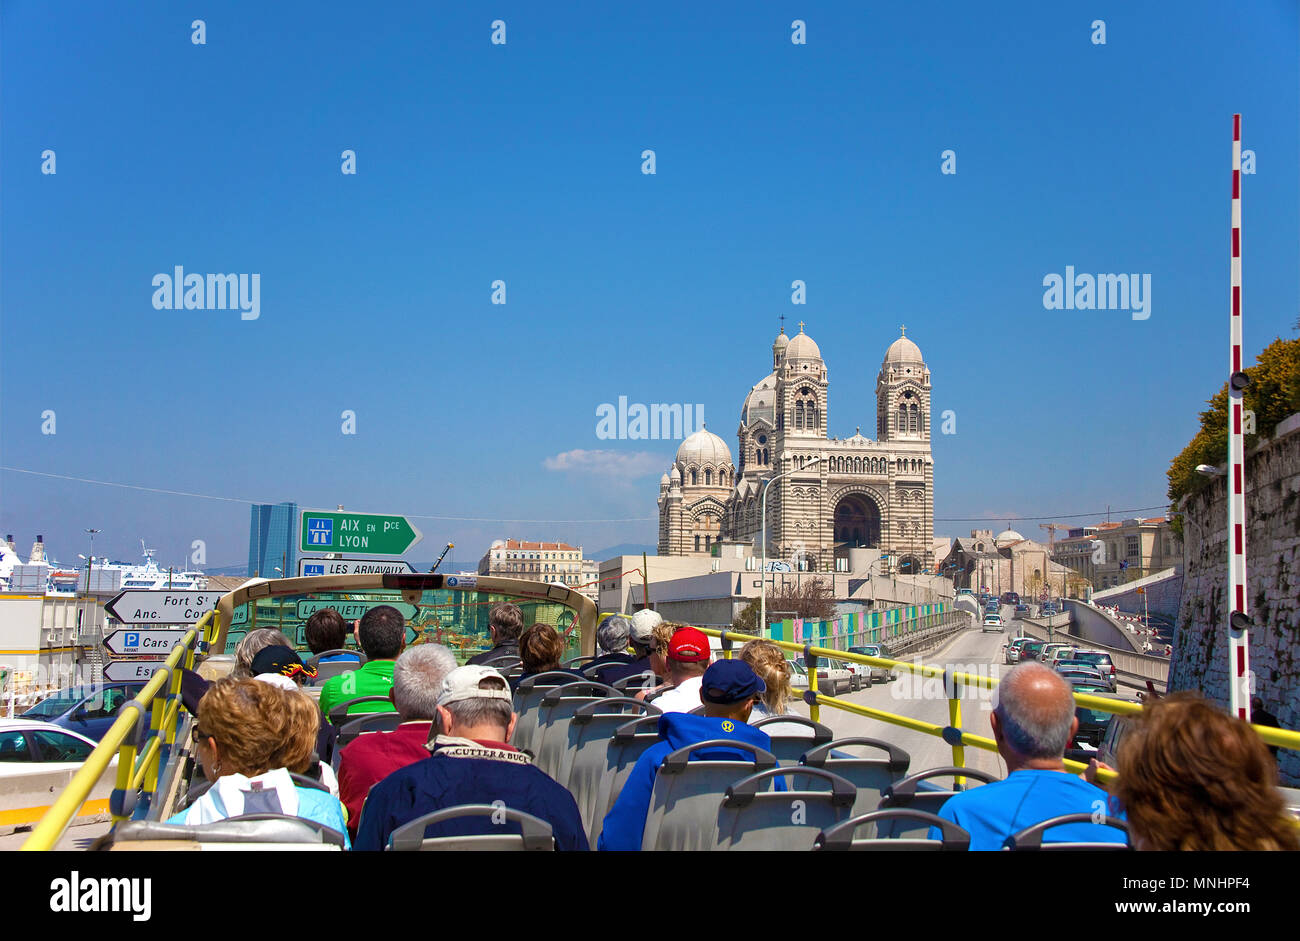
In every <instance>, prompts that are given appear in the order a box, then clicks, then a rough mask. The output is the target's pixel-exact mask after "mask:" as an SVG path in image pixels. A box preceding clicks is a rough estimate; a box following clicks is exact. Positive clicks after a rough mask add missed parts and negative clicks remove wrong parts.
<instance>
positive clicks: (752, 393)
mask: <svg viewBox="0 0 1300 941" xmlns="http://www.w3.org/2000/svg"><path fill="white" fill-rule="evenodd" d="M760 418H761V419H763V420H765V421H766V422H767V423H768V424H769V425H775V424H776V376H775V375H772V376H768V377H767V378H766V379H764V380H763V381H762V382H760V383H759V384H758V385H756V386H754V388H752V389H750V390H749V395H747V396H745V404H744V405H743V406H741V409H740V423H741V424H742V425H746V426H748V425H749V424H750V423H752V422H754V421H757V420H758V419H760Z"/></svg>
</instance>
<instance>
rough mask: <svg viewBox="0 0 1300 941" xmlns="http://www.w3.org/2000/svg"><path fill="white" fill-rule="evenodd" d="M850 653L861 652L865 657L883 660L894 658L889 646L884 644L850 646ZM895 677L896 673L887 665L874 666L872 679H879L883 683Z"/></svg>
mask: <svg viewBox="0 0 1300 941" xmlns="http://www.w3.org/2000/svg"><path fill="white" fill-rule="evenodd" d="M849 653H856V654H861V655H862V656H864V657H879V658H880V659H882V660H892V659H893V658H892V657H891V656H890V655H889V648H888V647H886V646H885V645H884V644H863V645H862V646H860V647H850V648H849ZM893 678H894V674H893V673H891V672H890V671H889V670H887V669H886V668H885V667H872V668H871V679H872V680H873V681H875V680H879V681H880V682H882V683H888V682H889V681H890V680H892V679H893Z"/></svg>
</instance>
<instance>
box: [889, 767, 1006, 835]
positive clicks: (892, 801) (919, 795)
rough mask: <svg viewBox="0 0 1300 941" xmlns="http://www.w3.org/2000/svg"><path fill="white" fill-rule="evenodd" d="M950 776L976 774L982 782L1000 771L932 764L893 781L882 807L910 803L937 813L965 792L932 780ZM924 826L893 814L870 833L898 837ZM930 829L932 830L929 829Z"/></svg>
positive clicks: (993, 779)
mask: <svg viewBox="0 0 1300 941" xmlns="http://www.w3.org/2000/svg"><path fill="white" fill-rule="evenodd" d="M946 777H954V778H973V779H974V780H976V781H979V782H980V783H982V784H992V783H993V782H994V781H997V780H999V779H998V778H997V776H996V775H992V774H989V773H988V772H986V771H978V770H976V769H975V768H953V767H946V768H930V769H928V770H926V771H918V772H917V773H916V774H913V775H910V776H909V777H906V778H903V780H901V781H895V782H894V783H893V784H891V785H890V786H889V787H888V788H886V789H885V792H884V793H883V794H882V795H881V796H880V807H879V808H878V809H880V810H889V809H890V808H893V807H906V808H907V809H909V810H923V811H925V812H926V813H930V814H937V813H938V812H939V808H941V807H943V805H944V804H945V803H946V802H947V800H948V798H950V797H952V796H953V795H954V794H959V793H961V792H960V791H957V790H951V791H948V790H944V789H942V788H939V787H937V786H935V785H933V784H931V783H930V781H929V779H930V778H946ZM882 828H883V829H882ZM921 829H922V828H921V827H920V826H919V825H918V826H907V825H906V824H905V823H904V822H903V818H901V817H889V818H882V819H881V821H880V822H879V823H878V825H877V830H876V832H875V833H873V834H870V835H871V836H873V837H881V838H883V839H897V838H899V837H905V836H909V837H911V836H916V834H917V832H918V831H919V830H921ZM926 832H929V831H928V829H927V830H926Z"/></svg>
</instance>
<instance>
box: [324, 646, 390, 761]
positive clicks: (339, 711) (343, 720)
mask: <svg viewBox="0 0 1300 941" xmlns="http://www.w3.org/2000/svg"><path fill="white" fill-rule="evenodd" d="M353 669H356V668H355V667H353ZM381 702H382V703H387V704H388V705H390V706H391V705H392V704H393V701H392V700H391V699H389V698H388V697H387V696H358V697H357V698H355V699H347V700H344V701H343V702H341V703H337V704H335V705H333V706H331V707H330V712H329V715H327V716H326V717H325V718H326V719H327V720H329V723H330V725H332V726H335V727H336V728H340V729H341V728H342V727H343V726H345V725H347V723H348V722H349V721H350V720H352V719H355V718H356V717H357V716H361V715H370V714H373V713H374V711H375V710H374V709H373V708H371V709H362V710H361V711H360V712H358V713H354V714H349V712H348V710H350V709H351V708H352V707H353V706H356V705H360V704H361V703H381ZM393 714H394V715H396V713H393ZM334 750H335V751H336V752H337V751H338V747H337V746H336V747H335V749H334Z"/></svg>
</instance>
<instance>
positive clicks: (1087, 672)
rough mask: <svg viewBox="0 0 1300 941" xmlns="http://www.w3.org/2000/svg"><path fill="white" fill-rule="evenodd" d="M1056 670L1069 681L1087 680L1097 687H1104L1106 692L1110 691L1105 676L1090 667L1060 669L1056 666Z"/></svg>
mask: <svg viewBox="0 0 1300 941" xmlns="http://www.w3.org/2000/svg"><path fill="white" fill-rule="evenodd" d="M1056 672H1057V675H1059V676H1061V677H1063V678H1065V679H1066V680H1069V681H1070V682H1073V681H1074V680H1087V681H1088V682H1089V683H1092V684H1093V685H1095V686H1097V687H1098V688H1105V690H1106V692H1110V684H1109V683H1107V682H1106V678H1105V677H1104V676H1102V675H1101V674H1100V673H1098V672H1097V671H1096V670H1094V669H1092V668H1091V667H1073V668H1066V669H1062V668H1061V667H1059V666H1058V667H1057V668H1056Z"/></svg>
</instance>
